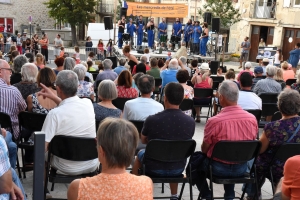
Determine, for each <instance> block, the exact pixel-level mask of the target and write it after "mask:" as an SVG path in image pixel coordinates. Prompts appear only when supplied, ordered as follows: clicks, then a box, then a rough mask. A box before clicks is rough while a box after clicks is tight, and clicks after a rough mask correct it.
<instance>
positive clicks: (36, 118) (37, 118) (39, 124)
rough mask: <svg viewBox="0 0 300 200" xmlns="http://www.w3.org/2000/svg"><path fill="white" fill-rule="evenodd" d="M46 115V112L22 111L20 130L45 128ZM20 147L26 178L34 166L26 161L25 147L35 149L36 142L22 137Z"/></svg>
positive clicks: (33, 130) (20, 114)
mask: <svg viewBox="0 0 300 200" xmlns="http://www.w3.org/2000/svg"><path fill="white" fill-rule="evenodd" d="M46 116H47V115H45V114H38V113H32V112H20V113H19V115H18V118H19V127H20V131H21V130H22V129H26V130H28V131H32V132H35V131H41V130H42V128H43V124H44V121H45V119H46ZM18 147H19V148H20V149H21V155H22V163H23V165H22V172H23V177H24V178H26V172H28V171H31V170H33V166H31V165H28V164H26V163H25V158H24V149H27V150H32V151H33V150H34V144H31V143H28V142H25V141H24V138H21V137H20V141H19V144H18Z"/></svg>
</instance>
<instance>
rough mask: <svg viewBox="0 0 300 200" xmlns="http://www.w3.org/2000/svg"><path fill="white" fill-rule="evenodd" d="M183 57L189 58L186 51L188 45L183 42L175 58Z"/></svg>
mask: <svg viewBox="0 0 300 200" xmlns="http://www.w3.org/2000/svg"><path fill="white" fill-rule="evenodd" d="M181 57H185V58H187V49H186V43H185V42H182V43H181V47H180V49H178V50H177V51H176V53H175V55H174V58H177V59H178V58H181Z"/></svg>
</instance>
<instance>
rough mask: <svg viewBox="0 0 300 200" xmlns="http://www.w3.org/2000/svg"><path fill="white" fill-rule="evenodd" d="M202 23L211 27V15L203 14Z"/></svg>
mask: <svg viewBox="0 0 300 200" xmlns="http://www.w3.org/2000/svg"><path fill="white" fill-rule="evenodd" d="M203 18H204V22H206V23H207V24H208V25H211V13H210V12H206V13H204V17H203Z"/></svg>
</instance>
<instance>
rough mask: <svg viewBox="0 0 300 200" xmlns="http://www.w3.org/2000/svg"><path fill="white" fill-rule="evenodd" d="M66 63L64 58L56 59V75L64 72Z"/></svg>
mask: <svg viewBox="0 0 300 200" xmlns="http://www.w3.org/2000/svg"><path fill="white" fill-rule="evenodd" d="M64 61H65V59H64V57H57V58H55V60H54V63H55V65H56V68H55V69H53V71H54V72H55V74H56V75H57V74H58V72H60V71H62V70H64Z"/></svg>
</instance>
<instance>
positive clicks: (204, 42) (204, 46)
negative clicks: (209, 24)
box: [200, 28, 208, 56]
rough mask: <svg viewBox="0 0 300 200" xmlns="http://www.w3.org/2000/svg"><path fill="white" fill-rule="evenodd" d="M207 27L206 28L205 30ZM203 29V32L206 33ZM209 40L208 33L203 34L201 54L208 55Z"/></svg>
mask: <svg viewBox="0 0 300 200" xmlns="http://www.w3.org/2000/svg"><path fill="white" fill-rule="evenodd" d="M205 29H206V28H204V30H205ZM204 30H203V33H204ZM207 41H208V35H202V39H201V43H200V54H201V55H203V56H206V44H207Z"/></svg>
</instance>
